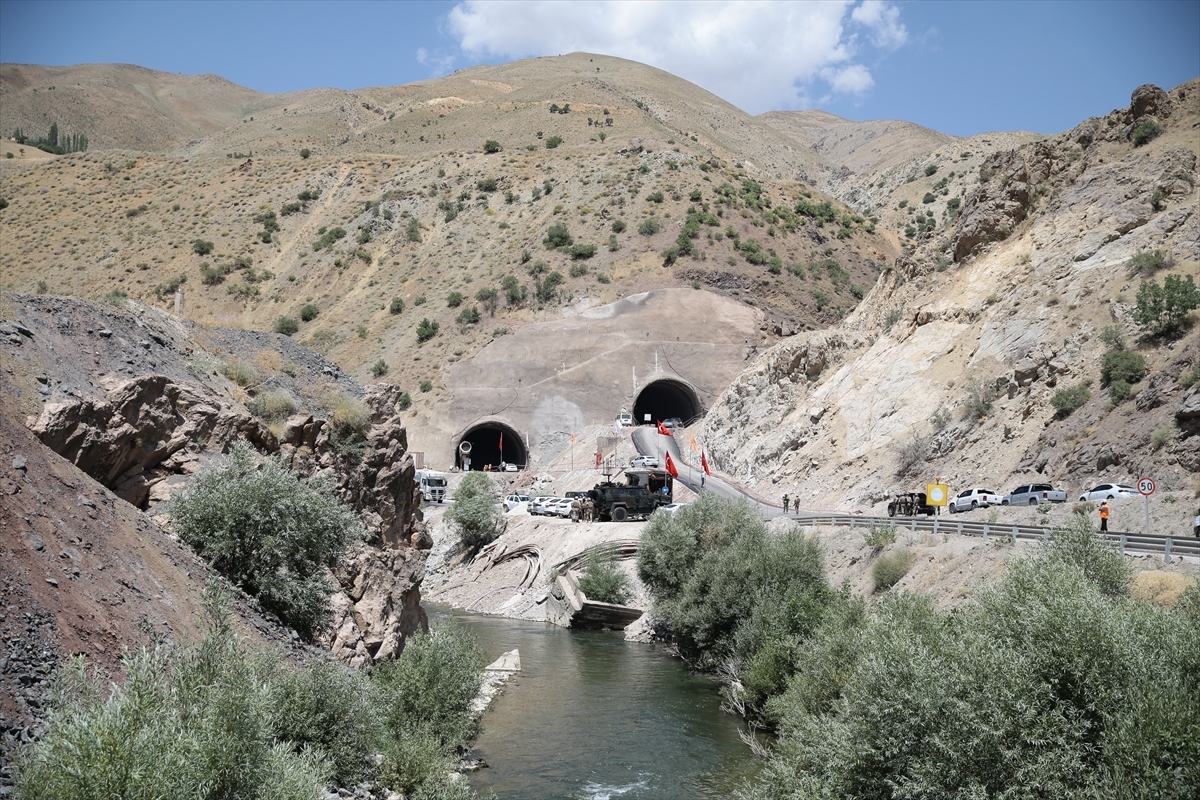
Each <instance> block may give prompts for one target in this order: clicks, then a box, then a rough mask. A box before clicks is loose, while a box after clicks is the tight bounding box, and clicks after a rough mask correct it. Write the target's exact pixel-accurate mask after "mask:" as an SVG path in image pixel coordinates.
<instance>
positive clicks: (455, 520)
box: [446, 472, 504, 552]
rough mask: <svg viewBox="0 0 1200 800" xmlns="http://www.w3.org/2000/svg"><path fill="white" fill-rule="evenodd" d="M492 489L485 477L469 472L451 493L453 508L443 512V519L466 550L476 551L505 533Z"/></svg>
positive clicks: (489, 479)
mask: <svg viewBox="0 0 1200 800" xmlns="http://www.w3.org/2000/svg"><path fill="white" fill-rule="evenodd" d="M494 488H495V487H494V485H493V484H492V479H491V478H489V477H488V476H487V475H485V474H483V473H482V472H468V473H467V474H466V475H465V476H463V479H462V482H461V483H459V485H458V489H456V490H455V492H454V505H452V506H451V507H450V510H449V511H447V512H446V519H447V520H449V522H450V523H451V524H452V525H453V526H454V528H455V530H456V531H457V532H458V540H459V542H460V543H461V545H462V547H463V548H464V549H466V550H468V551H471V552H474V551H477V550H478V549H479V548H481V547H483V546H484V545H485V544H487V543H488V542H491V541H492V540H493V539H495V538H496V537H498V536H499V535H500V534H501V532H503V530H504V514H503V513H502V512H501V511H500V509H499V507H498V506H497V505H496V498H495V497H494V496H493V493H494Z"/></svg>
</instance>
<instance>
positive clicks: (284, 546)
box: [171, 444, 362, 640]
mask: <svg viewBox="0 0 1200 800" xmlns="http://www.w3.org/2000/svg"><path fill="white" fill-rule="evenodd" d="M171 518H172V523H173V525H174V528H175V530H176V531H177V532H178V533H179V536H180V538H181V539H183V541H185V542H186V543H187V544H189V545H190V546H191V547H192V549H194V550H195V551H196V553H197V555H199V556H200V557H201V558H203V559H204V560H205V561H207V562H209V563H210V564H212V565H213V567H214V568H215V569H216V570H217V571H218V572H219V573H221V574H222V575H224V576H225V577H226V578H228V579H229V580H230V581H232V582H233V583H234V584H235V585H236V586H238V587H240V588H242V589H243V590H245V591H246V592H247V593H248V594H251V595H253V596H255V597H257V598H258V600H259V602H260V603H261V604H262V606H263V608H265V609H267V610H268V611H271V612H273V613H275V614H277V615H278V616H279V618H280V619H282V620H283V621H284V622H285V623H287V624H288V625H290V626H292V627H293V628H295V629H296V631H297V632H298V633H300V634H301V635H302V636H304V637H305V638H306V639H310V640H311V639H312V638H313V636H315V635H316V634H317V633H318V632H320V631H322V630H323V629H324V628H325V627H326V626H327V624H328V622H329V618H330V613H331V612H330V608H329V595H330V594H331V593H332V592H333V590H334V588H335V587H334V585H333V584H332V582H331V581H329V580H328V579H327V578H326V573H325V564H326V562H328V561H330V560H332V559H336V558H338V557H339V556H340V555H341V554H342V553H343V552H344V551H345V549H346V547H347V545H349V543H350V542H351V541H352V540H353V539H355V538H357V537H359V536H361V535H362V533H361V529H360V528H359V525H358V520H357V519H356V517H355V516H354V514H353V513H352V512H351V511H350V510H349V509H347V508H346V507H345V506H343V505H342V504H341V503H340V502H339V501H338V500H337V498H336V497H334V496H333V493H332V491H331V490H330V488H329V487H328V486H327V485H326V484H325V483H323V482H322V481H321V480H305V479H301V478H299V477H298V476H297V475H296V474H295V473H293V472H291V471H290V470H288V469H287V468H286V467H284V466H283V465H282V464H280V462H278V461H276V460H274V459H262V458H259V457H258V456H257V454H255V453H254V451H253V450H252V449H251V448H250V447H249V445H246V444H236V445H234V447H233V450H232V451H231V452H230V454H229V456H228V457H227V458H223V459H221V460H220V461H219V462H217V463H216V464H214V465H212V466H210V467H208V468H205V469H203V470H201V471H200V472H198V473H197V474H196V475H195V476H194V477H193V478H192V479H191V480H190V481H189V482H188V484H187V486H186V487H185V488H184V489H183V490H182V491H181V492H179V493H178V494H176V495H175V496H174V497H173V498H172V499H171Z"/></svg>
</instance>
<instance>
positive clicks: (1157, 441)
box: [1150, 428, 1175, 453]
mask: <svg viewBox="0 0 1200 800" xmlns="http://www.w3.org/2000/svg"><path fill="white" fill-rule="evenodd" d="M1174 433H1175V432H1174V431H1173V430H1172V429H1171V428H1158V429H1156V430H1155V431H1154V433H1152V434H1150V452H1152V453H1157V452H1158V451H1159V450H1161V449H1163V447H1164V446H1165V445H1166V444H1167V443H1168V442H1169V441H1171V437H1172V436H1174Z"/></svg>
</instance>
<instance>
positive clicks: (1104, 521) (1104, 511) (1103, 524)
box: [1100, 500, 1108, 532]
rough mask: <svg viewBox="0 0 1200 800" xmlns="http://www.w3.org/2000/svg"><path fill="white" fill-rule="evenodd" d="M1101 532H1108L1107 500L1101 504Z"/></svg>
mask: <svg viewBox="0 0 1200 800" xmlns="http://www.w3.org/2000/svg"><path fill="white" fill-rule="evenodd" d="M1100 530H1101V531H1104V532H1107V531H1108V501H1107V500H1105V501H1104V502H1103V503H1101V504H1100Z"/></svg>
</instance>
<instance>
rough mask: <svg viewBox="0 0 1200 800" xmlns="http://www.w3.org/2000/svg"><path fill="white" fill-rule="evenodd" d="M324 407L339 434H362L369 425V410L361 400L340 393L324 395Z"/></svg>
mask: <svg viewBox="0 0 1200 800" xmlns="http://www.w3.org/2000/svg"><path fill="white" fill-rule="evenodd" d="M324 406H325V408H326V409H327V410H328V411H329V421H330V422H331V423H333V427H334V429H336V430H337V432H338V433H339V434H341V435H343V436H344V435H347V434H363V433H365V432H366V430H367V428H369V427H370V425H371V410H370V409H369V408H367V404H366V403H364V402H363V401H361V400H357V399H355V398H353V397H349V396H347V395H344V394H341V393H332V394H329V395H326V397H325V401H324Z"/></svg>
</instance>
